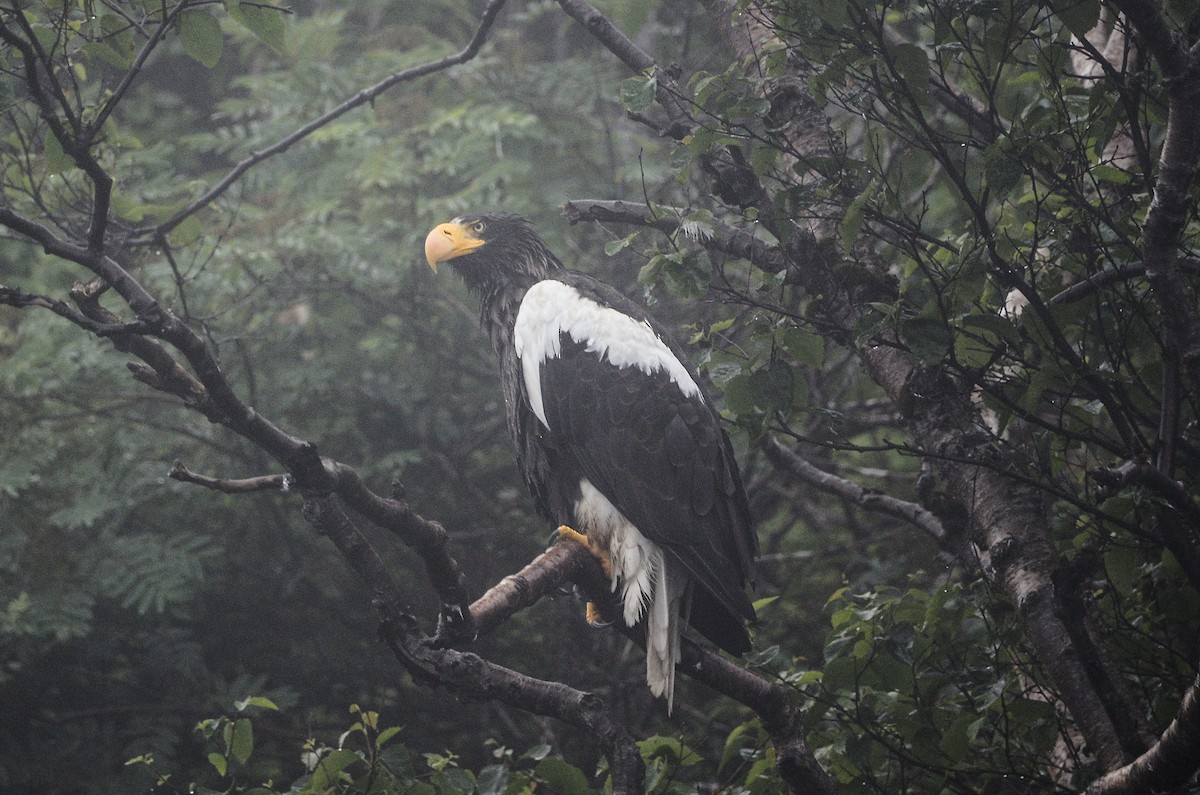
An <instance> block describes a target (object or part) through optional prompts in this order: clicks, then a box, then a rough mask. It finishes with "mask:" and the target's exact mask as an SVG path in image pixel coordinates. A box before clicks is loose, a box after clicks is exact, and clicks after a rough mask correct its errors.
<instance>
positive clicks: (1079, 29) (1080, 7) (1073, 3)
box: [1050, 0, 1100, 39]
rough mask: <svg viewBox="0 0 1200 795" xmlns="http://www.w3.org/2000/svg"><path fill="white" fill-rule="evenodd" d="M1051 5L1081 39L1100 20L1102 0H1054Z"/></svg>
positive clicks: (1056, 13) (1063, 21)
mask: <svg viewBox="0 0 1200 795" xmlns="http://www.w3.org/2000/svg"><path fill="white" fill-rule="evenodd" d="M1050 7H1051V8H1053V9H1054V13H1055V15H1056V16H1057V17H1058V18H1059V19H1061V20H1062V23H1063V24H1064V25H1066V26H1067V30H1069V31H1071V33H1072V34H1074V35H1075V36H1078V37H1079V38H1081V39H1082V38H1084V37H1085V36H1087V34H1088V31H1090V30H1091V29H1092V28H1094V27H1096V23H1097V22H1099V21H1100V0H1052V1H1051V3H1050Z"/></svg>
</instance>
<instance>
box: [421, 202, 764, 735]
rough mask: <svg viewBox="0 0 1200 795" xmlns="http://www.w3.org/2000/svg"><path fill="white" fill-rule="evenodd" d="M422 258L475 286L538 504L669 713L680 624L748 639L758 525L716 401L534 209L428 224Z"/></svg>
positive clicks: (737, 648) (730, 646) (741, 649)
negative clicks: (642, 657) (573, 544)
mask: <svg viewBox="0 0 1200 795" xmlns="http://www.w3.org/2000/svg"><path fill="white" fill-rule="evenodd" d="M425 258H426V261H427V262H428V263H429V266H430V268H432V269H433V270H434V272H435V273H436V271H437V266H438V265H439V264H440V263H448V264H449V266H450V268H451V269H452V270H454V271H455V272H457V273H458V275H459V276H460V277H461V278H462V280H463V282H464V283H465V284H466V286H467V288H468V289H469V290H470V291H471V292H472V293H474V294H475V295H476V296H477V297H478V298H479V299H480V301H481V305H482V309H481V314H480V318H481V324H482V326H483V329H484V331H485V332H486V334H487V336H488V338H489V339H490V340H491V343H492V347H493V348H495V350H496V354H497V355H498V356H499V359H500V376H501V382H502V387H503V391H504V399H505V404H506V407H507V410H508V429H509V431H510V434H511V436H512V440H513V443H514V445H515V447H516V454H517V464H518V468H519V469H520V471H521V474H522V476H523V477H524V479H525V481H526V484H527V485H528V487H529V491H530V493H531V495H532V497H533V499H534V502H535V503H536V505H537V507H538V509H539V511H540V512H541V513H542V514H543V515H544V516H546V518H548V519H549V520H551V521H553V522H555V523H558V524H559V525H560V528H559V532H560V534H561V535H563V536H566V537H569V538H572V539H574V540H576V541H579V542H581V543H585V544H586V545H587V546H588V547H589V548H590V549H591V550H592V551H593V553H594V554H596V555H597V557H599V558H600V559H601V561H602V563H603V564H604V566H605V570H606V571H607V572H609V574H610V576H611V578H612V588H613V591H614V592H617V593H619V596H620V599H619V602H620V607H621V609H622V615H621V619H622V620H623V621H624V622H625V624H626V625H627V626H629V627H636V626H638V625H639V624H641V625H643V626H644V630H645V636H646V682H647V684H648V685H649V688H650V691H651V692H652V693H653V694H654V695H655V696H660V697H663V698H665V699H666V702H667V710H668V713H669V712H670V710H671V707H672V706H673V703H674V690H675V667H676V664H677V663H678V661H679V642H680V632H681V629H682V625H683V624H684V623H688V624H690V625H691V626H692V627H693V628H694V629H695V630H696V631H697V632H699V633H700V634H701V635H703V636H704V637H706V638H708V639H709V640H710V641H712V642H713V643H715V644H716V645H717V646H719V647H720V648H722V649H724V650H726V651H728V652H730V653H731V654H735V655H741V654H744V653H745V652H747V651H749V650H750V636H749V634H748V632H747V628H746V622H748V621H753V620H754V617H755V614H754V606H753V604H752V602H751V601H750V598H749V597H748V595H747V592H746V588H747V585H752V580H753V575H752V568H753V561H754V558H755V556H756V555H757V553H758V539H757V536H756V535H755V533H754V526H753V523H752V521H751V516H750V509H749V506H748V504H747V500H746V490H745V487H744V486H743V484H742V480H741V477H740V475H739V473H738V468H737V464H736V461H735V460H734V455H733V448H732V446H731V445H730V442H729V437H728V435H727V434H726V433H725V431H724V429H723V428H722V427H721V422H720V417H719V415H718V413H717V411H716V409H715V408H714V407H713V404H712V402H711V401H710V400H709V398H708V396H707V395H706V394H705V391H704V388H703V387H702V386H701V383H700V380H699V378H698V377H697V375H696V372H695V371H694V370H693V368H692V367H691V366H690V364H689V363H688V359H687V356H686V355H685V354H684V353H683V350H682V349H681V348H680V346H679V345H678V344H677V343H676V342H675V340H674V339H673V338H672V336H671V335H670V334H669V333H668V332H667V331H666V330H665V329H664V328H663V327H662V326H661V325H660V324H659V323H658V322H656V321H655V320H654V319H653V318H652V317H650V315H649V314H647V312H646V311H645V310H644V309H643V308H641V307H639V306H638V305H637V304H636V303H634V302H633V301H631V300H629V299H628V298H626V297H625V296H624V295H622V294H621V293H620V292H618V291H617V290H615V289H613V288H612V287H610V286H608V285H606V284H604V283H603V282H600V281H599V280H597V279H595V278H593V277H591V276H588V275H586V274H584V273H580V272H576V271H573V270H569V269H567V268H565V267H564V266H563V264H562V262H561V261H560V260H559V259H558V258H557V257H556V256H555V255H554V254H553V253H552V252H551V251H550V249H549V248H548V247H547V246H546V244H545V243H544V242H542V240H541V238H540V237H539V236H538V235H537V233H536V232H535V231H534V230H533V228H532V227H531V226H530V224H529V223H528V222H527V221H526V220H525V219H523V218H521V217H519V216H517V215H512V214H509V213H497V212H483V213H475V214H470V215H463V216H460V217H458V218H455V219H454V220H453V221H450V222H448V223H443V224H440V225H438V226H437V227H435V228H434V229H433V230H432V231H430V232H429V234H428V236H427V237H426V238H425ZM576 531H581V532H576ZM597 618H599V616H597V615H596V613H595V612H594V608H591V607H590V608H589V619H591V620H593V621H595V620H596V619H597Z"/></svg>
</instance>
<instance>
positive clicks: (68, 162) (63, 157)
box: [42, 130, 75, 174]
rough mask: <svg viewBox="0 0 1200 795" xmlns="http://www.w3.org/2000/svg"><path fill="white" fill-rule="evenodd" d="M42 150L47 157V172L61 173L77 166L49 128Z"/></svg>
mask: <svg viewBox="0 0 1200 795" xmlns="http://www.w3.org/2000/svg"><path fill="white" fill-rule="evenodd" d="M42 152H43V154H44V155H45V157H46V173H47V174H61V173H63V172H64V171H68V170H70V169H72V168H74V167H75V160H74V159H73V158H72V157H71V156H70V155H68V154H67V153H66V152H64V151H63V148H62V144H60V143H59V142H58V138H56V137H55V136H54V133H52V132H50V131H49V130H46V137H45V138H44V139H43V142H42Z"/></svg>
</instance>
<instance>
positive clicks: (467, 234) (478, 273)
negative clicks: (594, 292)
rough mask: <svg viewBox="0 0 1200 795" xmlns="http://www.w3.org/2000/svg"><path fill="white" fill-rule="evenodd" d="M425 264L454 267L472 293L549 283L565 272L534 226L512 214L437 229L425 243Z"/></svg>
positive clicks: (475, 216) (466, 218) (474, 217)
mask: <svg viewBox="0 0 1200 795" xmlns="http://www.w3.org/2000/svg"><path fill="white" fill-rule="evenodd" d="M425 260H426V261H427V262H428V263H429V267H430V268H433V270H434V271H435V272H436V271H437V266H438V265H439V264H440V263H443V262H450V263H451V266H452V267H453V268H454V269H455V270H456V271H457V272H458V274H459V275H460V276H462V278H463V281H465V282H466V283H467V285H468V286H469V287H474V288H487V287H490V286H494V285H497V284H500V283H503V282H507V281H510V280H512V279H514V278H519V277H527V278H531V279H534V280H539V279H542V278H545V276H546V274H547V273H549V272H550V271H552V270H556V269H558V268H561V267H562V265H561V264H560V263H559V261H558V259H557V258H556V257H555V256H554V255H553V254H552V253H551V252H550V250H549V249H548V248H546V244H545V243H543V242H542V240H541V238H539V237H538V236H537V233H536V232H534V231H533V228H532V227H531V226H530V225H529V222H528V221H526V220H525V219H524V218H521V217H520V216H518V215H513V214H512V213H497V212H488V213H471V214H469V215H461V216H459V217H458V218H455V219H454V220H453V221H449V222H447V223H444V224H438V225H437V226H436V227H434V228H433V230H431V231H430V233H429V234H428V235H427V236H426V237H425Z"/></svg>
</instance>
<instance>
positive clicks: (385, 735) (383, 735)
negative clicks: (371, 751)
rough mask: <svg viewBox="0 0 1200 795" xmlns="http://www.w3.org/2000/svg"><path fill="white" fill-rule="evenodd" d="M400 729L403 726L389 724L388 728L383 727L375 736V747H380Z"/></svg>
mask: <svg viewBox="0 0 1200 795" xmlns="http://www.w3.org/2000/svg"><path fill="white" fill-rule="evenodd" d="M401 731H403V728H402V727H400V726H389V727H388V728H386V729H384V730H383V731H381V732H380V733H379V736H378V737H376V738H375V747H376V748H382V747H383V746H384V744H385V743H387V742H388V741H389V740H391V739H392V738H393V737H395V736H396V735H397V734H399V733H400V732H401Z"/></svg>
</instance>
